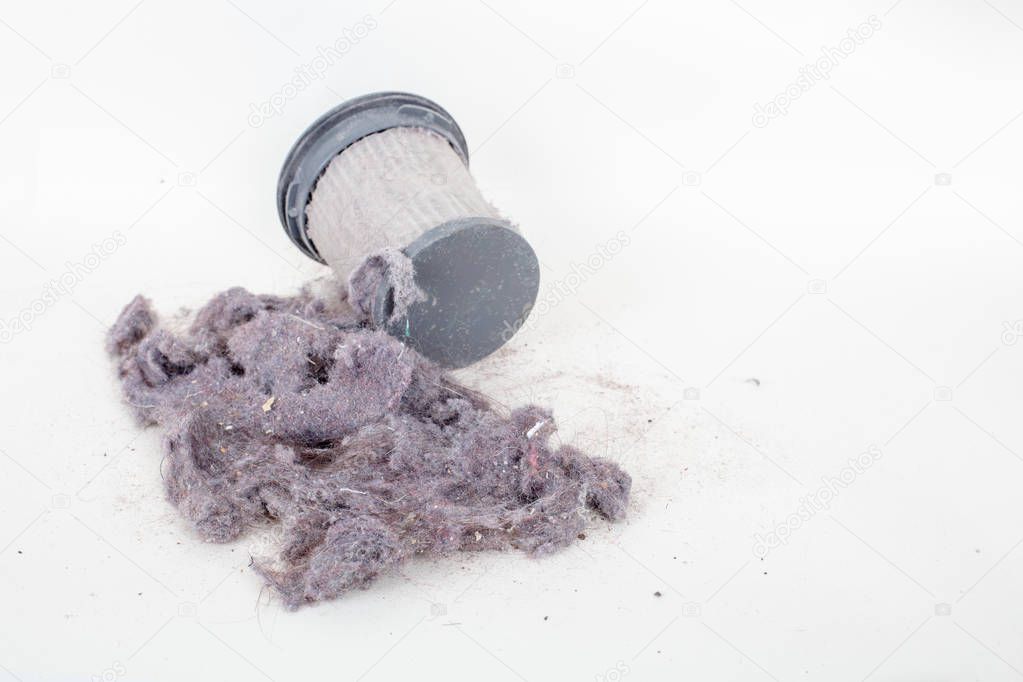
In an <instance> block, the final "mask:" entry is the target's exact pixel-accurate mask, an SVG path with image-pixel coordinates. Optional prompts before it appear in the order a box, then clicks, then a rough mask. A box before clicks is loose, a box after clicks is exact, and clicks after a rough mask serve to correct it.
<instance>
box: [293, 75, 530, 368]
mask: <svg viewBox="0 0 1023 682" xmlns="http://www.w3.org/2000/svg"><path fill="white" fill-rule="evenodd" d="M278 203H279V208H280V212H281V220H282V222H283V223H284V226H285V229H286V230H287V232H288V235H289V236H290V237H291V239H292V241H293V242H294V243H295V244H296V245H297V246H298V247H299V248H300V249H301V250H302V251H303V252H304V253H305V254H306V255H308V256H310V257H311V258H314V259H316V260H318V261H320V262H323V263H326V264H328V265H330V266H331V268H332V269H333V270H334V271H335V273H336V274H337V275H338V276H339V277H340V278H342V279H347V278H348V277H349V275H351V274H352V272H353V271H355V270H356V269H357V268H358V267H359V266H360V265H361V264H362V263H363V262H364V261H365V260H366V258H367V257H368V256H370V255H372V254H375V253H378V252H380V250H381V249H383V248H385V247H394V248H398V249H401V251H402V252H403V253H404V254H405V255H406V256H407V257H408V259H409V260H410V262H411V265H412V269H413V276H414V280H415V285H416V287H417V288H418V289H419V290H420V292H421V295H420V296H418V297H417V298H416V299H415V300H414V301H412V302H411V303H410V304H408V305H407V306H405V305H402V306H399V308H398V310H399V311H400V314H395V310H396V309H395V302H394V296H395V291H394V290H393V288H392V287H391V286H390V284H389V282H388V280H387V279H386V278H385V279H384V281H383V283H382V284H381V285H380V290H379V291H378V292H376V295H375V300H374V302H373V305H372V317H373V321H374V323H375V324H376V325H377V326H379V327H380V328H382V329H385V330H386V331H387V332H388V333H390V334H391V335H393V336H395V337H397V338H399V339H401V340H402V341H404V342H405V343H407V344H408V345H410V346H411V347H413V348H415V349H416V350H417V351H419V352H420V353H422V354H423V355H425V356H426V357H429V358H430V359H432V360H434V361H436V362H438V363H440V364H442V365H445V366H448V367H464V366H465V365H468V364H471V363H472V362H475V361H476V360H479V359H481V358H483V357H485V356H487V355H489V354H490V353H492V352H493V351H495V350H496V349H497V348H499V347H500V346H501V345H502V344H503V343H505V342H506V341H507V340H508V339H509V338H511V336H512V335H513V334H514V333H515V332H516V331H517V330H518V329H519V327H520V326H521V325H522V323H523V321H524V320H525V319H526V317H527V316H528V315H529V312H530V310H531V309H532V307H533V303H534V301H535V299H536V294H537V290H538V288H539V279H540V271H539V264H538V262H537V259H536V255H535V253H534V252H533V249H532V248H531V247H530V246H529V243H528V242H526V240H525V239H524V238H523V237H522V235H521V234H519V232H518V230H517V229H516V227H515V226H513V225H512V224H511V222H509V221H508V220H506V219H505V218H502V217H501V215H500V214H499V213H498V212H497V210H496V209H495V208H494V207H493V206H492V205H491V204H490V203H489V202H488V201H487V200H486V199H485V198H484V197H483V195H482V194H481V193H480V191H479V188H478V187H477V186H476V183H475V181H474V180H473V178H472V175H470V173H469V169H468V150H467V148H466V144H465V138H464V136H463V135H462V132H461V130H460V129H459V128H458V125H457V124H456V123H455V122H454V119H452V118H451V116H450V115H449V114H448V113H447V112H446V111H444V110H443V109H441V108H440V106H438V105H437V104H435V103H433V102H431V101H429V100H426V99H424V98H422V97H418V96H415V95H409V94H405V93H378V94H373V95H366V96H364V97H360V98H357V99H354V100H350V101H348V102H345V103H344V104H342V105H340V106H339V107H337V108H335V109H334V110H332V111H330V112H328V113H327V114H326V115H324V116H323V117H321V118H320V119H319V120H318V121H316V123H314V124H313V125H312V126H310V128H309V129H308V130H306V132H305V133H303V134H302V136H301V137H300V138H299V140H298V141H297V142H296V143H295V145H294V147H293V148H292V150H291V153H290V154H289V155H288V158H287V160H286V161H285V164H284V168H283V169H282V171H281V178H280V182H279V185H278Z"/></svg>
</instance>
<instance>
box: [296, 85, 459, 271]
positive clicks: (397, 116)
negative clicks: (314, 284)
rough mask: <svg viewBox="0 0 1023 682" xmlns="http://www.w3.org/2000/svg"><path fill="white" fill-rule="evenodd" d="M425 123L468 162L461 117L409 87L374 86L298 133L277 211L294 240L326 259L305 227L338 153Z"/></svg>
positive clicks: (316, 257)
mask: <svg viewBox="0 0 1023 682" xmlns="http://www.w3.org/2000/svg"><path fill="white" fill-rule="evenodd" d="M402 127H408V128H426V129H427V130H430V131H432V132H434V133H437V134H438V135H440V136H441V137H443V138H444V139H446V140H447V141H448V142H449V143H450V144H451V148H452V149H454V151H455V153H456V154H458V156H459V158H460V159H461V160H462V163H464V164H465V166H466V167H467V168H468V166H469V147H468V145H467V144H466V141H465V135H464V134H463V133H462V130H461V128H459V127H458V123H456V122H455V119H454V118H453V117H452V116H451V114H449V113H448V112H447V111H446V110H445V109H444V108H443V107H441V106H440V105H439V104H437V103H436V102H434V101H433V100H430V99H427V98H425V97H422V96H420V95H415V94H412V93H408V92H396V91H387V92H375V93H371V94H368V95H362V96H361V97H355V98H353V99H350V100H347V101H345V102H342V103H341V104H339V105H338V106H336V107H334V108H333V109H331V110H330V111H328V112H327V113H325V114H323V115H322V116H320V118H318V119H316V121H314V122H313V123H312V124H311V125H310V126H309V127H308V128H306V130H305V131H304V132H303V133H302V134H301V135H300V136H299V137H298V139H297V140H296V141H295V143H294V144H293V145H292V146H291V150H290V151H289V152H288V155H287V156H286V157H285V159H284V163H283V165H282V166H281V172H280V175H279V176H278V179H277V212H278V215H279V217H280V220H281V225H282V226H283V227H284V231H285V232H286V233H287V235H288V238H289V239H291V241H292V243H293V244H295V246H297V247H298V248H299V250H300V251H302V253H304V254H305V255H306V256H308V257H309V258H312V259H313V260H315V261H318V262H320V263H323V264H325V265H326V264H327V263H326V261H325V260H324V259H323V257H322V256H320V254H319V252H318V251H317V250H316V245H315V244H313V242H312V239H310V238H309V234H308V231H307V229H306V215H305V209H306V206H307V205H308V203H309V200H310V199H311V198H312V194H313V190H314V189H315V188H316V183H317V182H318V181H319V179H320V176H321V175H323V172H324V171H325V170H326V169H327V166H328V165H329V164H330V162H331V161H333V160H334V158H335V157H336V156H337V155H338V154H340V153H341V152H343V151H344V150H345V149H347V148H348V147H350V146H351V145H353V144H355V143H356V142H358V141H359V140H361V139H363V138H365V137H368V136H370V135H374V134H376V133H381V132H383V131H385V130H390V129H391V128H402Z"/></svg>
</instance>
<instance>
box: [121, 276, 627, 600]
mask: <svg viewBox="0 0 1023 682" xmlns="http://www.w3.org/2000/svg"><path fill="white" fill-rule="evenodd" d="M344 299H345V296H344V295H343V294H341V295H333V296H324V297H322V298H321V297H319V296H317V295H314V294H313V293H311V292H310V291H309V290H304V291H303V292H302V293H300V294H299V295H297V296H294V297H290V298H281V297H275V296H257V295H254V294H251V293H249V292H248V291H245V290H244V289H240V288H236V289H231V290H229V291H225V292H223V293H221V294H219V295H217V296H216V297H214V298H213V299H212V300H211V301H209V302H208V303H207V304H206V305H205V307H203V308H202V309H200V310H199V311H197V312H196V314H195V315H194V316H193V317H192V318H191V321H190V323H189V325H188V326H187V327H185V328H183V329H181V330H180V331H177V332H174V331H171V330H170V329H169V328H168V327H167V326H163V325H161V324H160V322H159V320H158V319H157V316H156V314H155V313H154V312H153V309H152V307H151V304H150V302H149V301H148V300H147V299H145V298H143V297H141V296H139V297H136V298H135V299H134V300H133V301H132V302H131V303H129V304H128V306H127V307H126V308H125V309H124V311H123V312H122V313H121V315H120V317H119V318H118V320H117V322H116V323H115V324H114V327H113V328H112V329H111V330H110V332H109V335H108V338H107V347H108V350H109V351H110V353H111V354H112V355H114V356H115V358H116V361H117V364H118V370H119V375H120V378H121V382H122V385H123V390H124V395H125V399H126V402H127V403H128V404H129V405H130V406H131V407H132V409H133V411H134V413H135V415H136V417H137V418H138V420H139V422H140V423H142V424H144V425H158V426H160V427H161V428H162V429H163V430H164V432H165V437H164V447H165V449H166V459H165V461H164V465H163V478H164V481H165V485H166V489H167V495H168V497H169V498H170V500H171V502H172V503H173V504H174V505H175V506H176V507H177V508H178V509H179V510H180V512H181V514H182V515H183V516H184V517H185V518H186V519H188V520H189V521H190V522H191V523H193V524H194V525H195V528H196V529H197V530H198V532H199V534H200V535H201V536H202V537H203V538H205V539H207V540H210V541H214V542H229V541H232V540H235V539H237V538H239V537H241V536H243V535H245V534H246V533H250V532H270V534H271V536H272V537H274V538H276V542H275V543H273V544H274V545H275V546H274V549H273V551H271V552H270V556H261V557H254V558H253V566H254V568H255V570H256V571H258V572H259V574H260V575H261V576H263V577H264V578H265V579H266V580H267V582H268V583H269V584H270V585H271V586H272V587H273V588H274V589H275V590H276V591H277V593H278V594H279V595H280V596H281V598H282V599H283V601H284V602H285V604H287V605H288V606H289V607H292V608H295V607H298V606H301V605H303V604H307V603H311V602H316V601H319V600H325V599H331V598H334V597H337V596H339V595H341V594H343V593H345V592H347V591H348V590H351V589H353V588H357V587H364V586H366V585H367V584H368V583H369V582H370V581H372V580H373V579H374V578H375V577H376V576H378V575H380V574H381V573H385V572H388V571H391V570H392V569H394V567H396V566H397V565H399V564H401V563H402V562H404V561H406V560H408V559H409V558H411V557H413V556H414V555H433V556H437V555H443V554H448V553H452V552H456V551H477V550H503V549H508V548H514V549H519V550H522V551H524V552H527V553H529V554H531V555H534V556H539V555H544V554H547V553H549V552H553V551H555V550H557V549H560V548H562V547H565V546H566V545H568V544H570V543H571V542H572V541H574V540H575V539H576V537H577V536H578V535H579V534H580V533H581V532H582V531H583V529H584V527H585V526H586V523H587V520H588V517H589V516H590V514H591V512H593V513H596V515H598V516H600V517H603V518H605V519H609V520H619V519H621V518H622V517H623V515H624V513H625V508H626V504H627V502H628V497H629V488H630V486H631V479H630V477H629V475H628V474H627V473H625V472H624V471H623V470H622V469H620V468H619V467H618V466H617V465H616V464H614V463H612V462H610V461H608V460H604V459H599V458H592V457H588V456H586V455H584V454H583V453H582V452H580V451H578V450H577V449H575V448H573V447H571V446H568V445H563V446H561V447H557V448H554V447H553V446H551V445H550V444H549V438H550V436H551V434H553V433H554V431H555V424H554V420H553V419H552V417H551V413H550V412H549V411H547V410H545V409H542V408H540V407H536V406H532V405H531V406H527V407H522V408H519V409H516V410H514V411H512V412H511V414H510V415H503V414H501V413H499V412H498V410H496V409H495V408H493V407H491V406H490V405H489V404H488V402H487V401H486V399H484V398H483V397H481V396H480V395H478V394H477V393H474V392H472V391H470V390H468V389H466V388H464V387H462V386H460V385H458V384H456V383H455V382H454V381H452V380H451V379H450V378H449V377H448V376H447V375H446V374H445V373H444V372H443V371H442V370H441V369H440V368H439V367H438V366H436V365H435V364H433V363H432V362H430V361H428V360H426V359H424V358H423V357H422V356H420V355H418V354H417V353H415V352H414V351H412V350H411V349H409V348H406V347H405V346H404V345H402V344H401V343H400V342H398V341H397V340H395V339H394V338H392V337H390V336H388V335H386V334H384V333H383V332H380V331H375V330H373V329H372V328H370V327H369V326H368V324H367V320H366V315H365V310H361V311H357V310H353V308H352V307H350V306H349V305H348V304H347V302H346V301H345V300H344Z"/></svg>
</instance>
